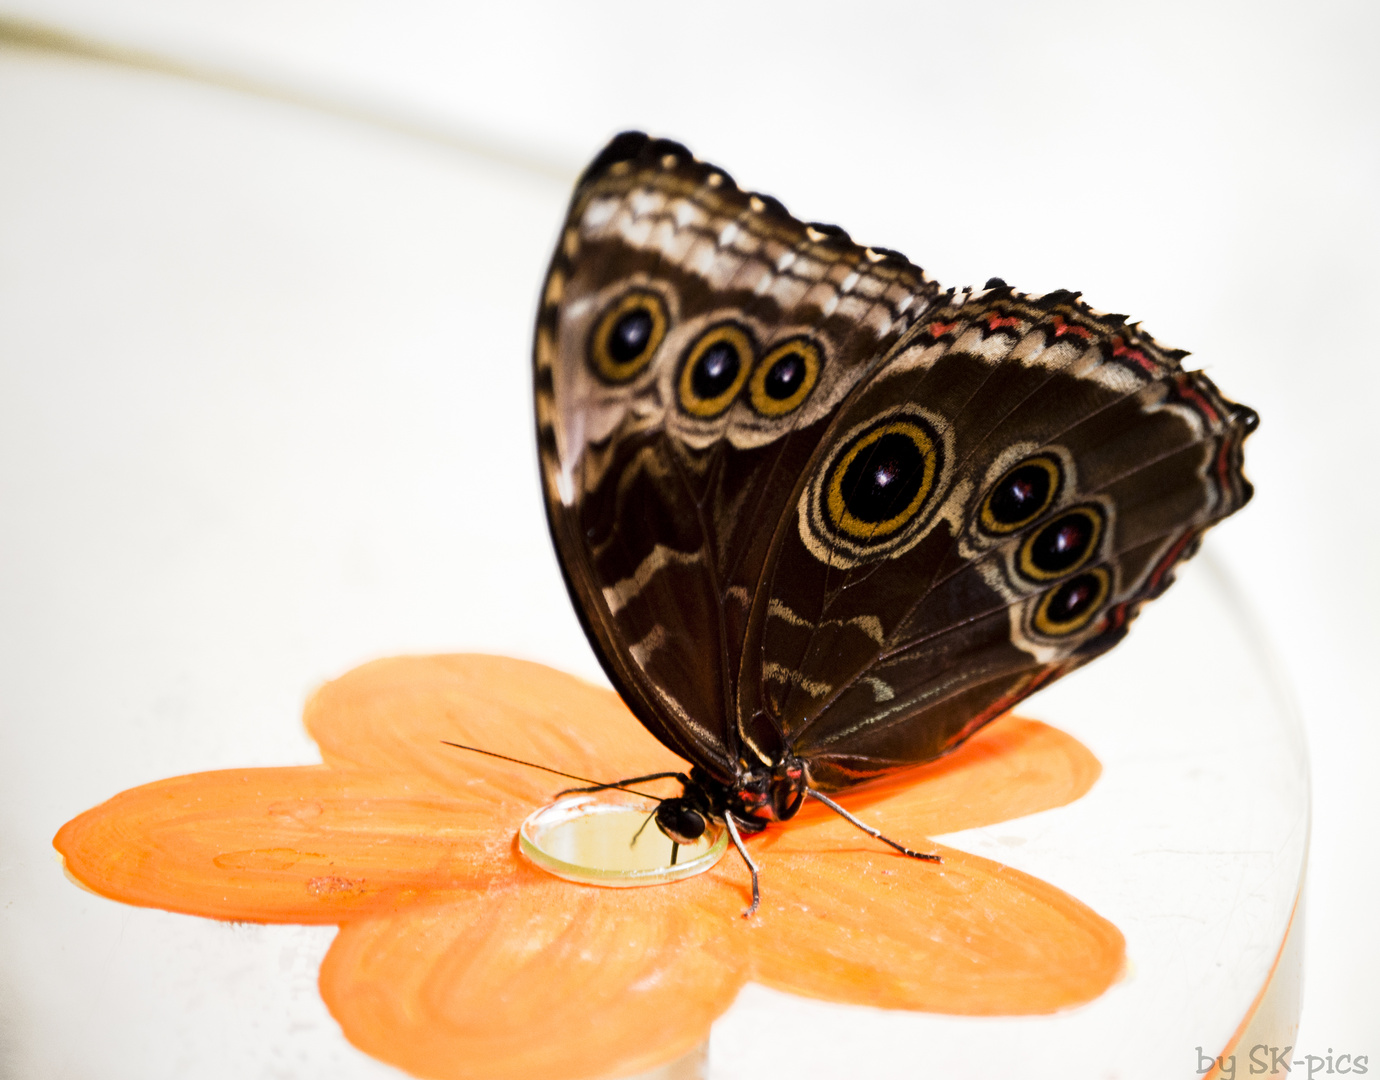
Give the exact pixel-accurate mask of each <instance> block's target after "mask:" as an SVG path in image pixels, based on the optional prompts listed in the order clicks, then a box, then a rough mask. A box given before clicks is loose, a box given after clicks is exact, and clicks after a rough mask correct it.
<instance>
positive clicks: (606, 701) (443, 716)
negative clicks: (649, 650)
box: [305, 654, 686, 812]
mask: <svg viewBox="0 0 1380 1080" xmlns="http://www.w3.org/2000/svg"><path fill="white" fill-rule="evenodd" d="M305 719H306V724H307V730H308V731H309V732H310V733H311V736H312V738H313V739H315V740H316V741H317V743H318V744H319V745H320V747H321V753H322V756H323V757H324V759H325V761H326V763H327V764H328V765H336V766H346V767H356V768H367V769H377V770H381V771H384V772H394V773H400V774H406V775H409V776H430V777H435V778H438V779H441V780H444V781H445V782H446V783H447V784H449V785H452V786H454V787H456V788H462V787H463V786H465V785H469V786H470V787H471V788H472V789H475V790H476V791H478V790H481V789H480V788H479V787H477V785H485V786H486V789H487V790H488V792H489V794H490V795H491V797H493V798H495V799H498V800H510V799H516V800H519V801H521V802H524V803H525V804H526V805H527V806H528V808H529V812H530V810H534V809H536V808H537V807H538V806H540V805H541V804H543V803H545V802H548V801H550V799H551V798H552V797H553V796H554V795H555V793H556V792H558V791H560V790H562V789H564V788H567V787H569V786H571V782H570V781H563V780H562V779H561V778H560V777H556V776H552V775H550V774H549V773H547V774H543V773H542V772H540V771H538V770H536V769H526V768H523V767H521V766H519V765H510V764H507V763H504V762H500V761H495V760H493V759H492V758H485V757H482V756H480V755H478V754H471V753H465V752H464V751H461V750H456V749H454V748H453V747H449V746H444V745H442V740H443V739H448V740H451V741H453V742H460V743H466V744H468V745H471V746H478V747H480V748H481V749H484V750H491V751H494V752H495V753H499V754H507V755H509V756H510V757H516V758H521V759H523V760H525V761H530V762H533V763H535V764H537V765H545V766H547V767H549V768H554V769H560V770H562V771H564V772H570V773H576V774H578V775H580V776H585V777H589V778H591V779H594V780H598V781H601V782H602V781H614V780H620V779H623V778H626V777H629V776H638V775H642V774H644V773H650V772H662V771H667V770H680V769H684V768H685V767H686V765H685V762H683V761H681V760H680V759H679V758H677V757H676V756H675V755H674V754H672V753H671V752H670V751H669V750H667V749H666V748H665V747H663V746H662V745H661V744H660V743H659V742H657V741H656V739H654V738H653V737H652V736H651V735H650V734H649V733H648V732H647V731H646V730H645V729H644V728H643V727H642V725H641V724H639V723H638V722H637V719H636V718H635V717H634V716H633V715H632V714H631V713H630V712H628V709H627V706H626V705H624V704H623V702H622V701H621V700H620V699H619V697H618V695H617V694H614V693H613V692H612V691H610V690H605V689H602V688H600V687H597V686H593V685H592V684H590V683H587V682H585V681H584V680H582V679H577V678H576V677H575V676H573V675H567V674H566V673H564V672H561V671H556V670H555V669H554V668H549V667H546V666H545V665H542V664H533V663H529V662H527V661H524V660H512V659H509V658H507V657H502V656H480V655H474V654H462V655H458V656H403V657H395V658H392V659H387V660H376V661H374V662H373V663H369V664H365V665H363V666H362V667H358V668H355V669H354V670H353V671H350V672H348V673H346V674H345V675H343V676H341V677H340V678H339V679H336V680H335V681H334V682H330V683H327V684H326V685H325V686H323V687H321V689H320V690H318V691H317V692H316V694H315V695H313V697H312V699H311V701H310V702H308V704H307V709H306V716H305Z"/></svg>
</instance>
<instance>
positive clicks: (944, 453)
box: [740, 286, 1255, 789]
mask: <svg viewBox="0 0 1380 1080" xmlns="http://www.w3.org/2000/svg"><path fill="white" fill-rule="evenodd" d="M1254 422H1255V420H1254V414H1253V413H1251V412H1250V410H1248V409H1243V408H1241V407H1238V406H1235V405H1233V404H1232V403H1230V402H1227V401H1226V400H1225V399H1223V398H1222V397H1221V395H1220V394H1219V393H1218V392H1217V391H1216V388H1215V387H1213V386H1212V384H1211V382H1210V381H1209V380H1208V379H1207V378H1206V377H1205V376H1203V375H1202V374H1201V373H1186V372H1184V371H1183V370H1182V368H1181V366H1180V364H1179V355H1178V354H1175V353H1171V352H1168V351H1166V350H1164V349H1162V348H1160V347H1159V346H1157V345H1156V344H1155V342H1154V341H1153V339H1151V338H1149V337H1148V336H1147V335H1145V334H1143V333H1140V332H1139V331H1138V330H1136V329H1134V328H1128V327H1126V326H1125V325H1124V321H1123V320H1121V319H1120V318H1119V317H1116V316H1105V315H1101V314H1099V313H1097V312H1094V311H1093V310H1092V309H1090V308H1088V307H1087V306H1086V305H1085V304H1082V303H1081V302H1080V301H1079V300H1078V299H1077V298H1076V297H1075V296H1073V295H1072V294H1067V293H1058V294H1051V295H1049V296H1045V297H1028V296H1022V295H1020V294H1016V293H1013V292H1012V291H1011V290H1010V289H1009V288H1006V287H1005V286H999V287H996V288H993V289H991V290H989V291H987V292H984V293H981V294H978V295H977V296H959V297H956V298H951V300H950V302H949V303H946V304H942V305H938V306H936V308H934V309H933V310H932V311H931V312H930V313H929V314H928V316H927V317H926V319H925V320H923V321H922V322H921V323H920V324H918V325H917V326H916V327H915V328H914V329H913V330H912V331H911V332H910V334H909V335H908V336H907V338H906V339H905V340H903V341H902V342H901V343H900V344H899V345H898V346H897V347H895V349H894V350H893V351H892V353H891V354H890V355H889V356H888V357H887V358H886V359H885V361H884V362H883V363H882V364H880V365H879V366H878V367H877V368H876V369H875V370H874V371H873V372H872V374H871V375H870V376H869V378H868V380H867V381H866V382H865V383H864V384H861V385H860V386H859V387H858V388H857V389H856V390H855V392H854V394H853V395H852V396H851V397H850V399H849V401H848V402H847V403H846V404H845V405H844V407H843V408H842V409H841V410H840V411H839V413H838V415H837V416H836V417H835V419H834V421H833V423H832V425H831V429H830V431H829V433H828V434H827V435H826V436H825V438H824V439H823V440H822V441H821V443H820V446H819V449H818V451H817V453H816V457H815V460H814V461H812V462H811V464H810V466H808V467H807V470H806V472H805V474H804V475H803V476H802V478H801V480H800V482H799V483H798V485H797V491H796V500H795V501H796V505H795V508H794V509H795V513H794V515H792V516H791V517H790V518H789V519H785V520H783V521H782V522H781V523H780V525H779V527H778V530H777V537H776V540H775V542H774V546H773V550H772V554H771V556H770V558H769V560H768V565H767V568H766V572H765V575H764V582H763V588H762V589H761V590H760V592H759V595H758V598H757V603H756V605H755V609H754V619H753V631H752V633H751V634H750V635H749V642H748V649H747V651H746V653H745V662H744V673H743V677H742V680H741V683H740V689H741V697H740V723H741V724H742V726H743V728H744V730H745V732H747V733H748V735H749V740H750V741H751V742H752V743H753V744H754V745H760V744H762V743H777V744H779V745H780V746H782V747H785V748H789V749H790V750H791V751H792V752H793V753H794V754H796V755H797V756H799V757H800V758H802V759H803V760H806V761H807V762H809V764H810V771H811V777H812V780H813V782H815V783H816V784H818V785H820V786H822V787H824V788H826V789H828V788H838V787H843V786H847V785H848V784H850V783H855V782H858V781H859V780H862V779H866V778H868V777H871V776H876V775H879V774H881V773H885V772H887V771H891V770H893V769H896V768H900V767H903V766H906V765H910V764H914V763H916V762H920V761H926V760H929V759H931V758H933V757H936V756H938V755H940V754H942V753H944V752H946V751H947V750H949V749H952V748H953V747H954V746H956V745H957V744H958V743H959V742H960V741H962V739H964V738H966V737H967V736H968V735H969V734H971V733H972V732H973V731H974V730H976V729H977V727H979V726H981V724H983V723H985V722H986V721H988V720H991V719H993V718H994V717H995V716H997V715H999V714H1000V713H1001V712H1002V711H1004V710H1005V709H1007V708H1009V707H1010V706H1011V705H1012V704H1014V703H1015V702H1016V701H1018V700H1020V699H1021V698H1023V697H1024V696H1026V695H1027V694H1029V693H1031V692H1033V691H1034V690H1035V689H1037V688H1039V687H1040V686H1042V685H1045V684H1047V683H1048V682H1049V681H1050V680H1051V679H1053V678H1056V677H1058V676H1059V675H1061V674H1063V673H1065V672H1067V671H1069V670H1072V669H1073V668H1074V667H1077V666H1078V665H1079V664H1082V663H1084V662H1086V661H1087V660H1088V659H1090V658H1091V657H1092V656H1094V655H1097V654H1098V653H1100V652H1102V651H1105V650H1106V649H1107V648H1109V647H1111V645H1113V644H1115V642H1116V641H1118V640H1120V638H1121V636H1122V635H1123V634H1124V632H1125V627H1126V624H1127V622H1128V621H1129V620H1130V619H1131V618H1132V617H1134V615H1135V614H1136V611H1137V610H1138V609H1139V607H1140V605H1141V604H1142V603H1143V602H1144V600H1145V599H1147V598H1149V597H1151V596H1153V595H1157V594H1158V592H1159V591H1161V590H1162V589H1163V588H1164V587H1165V586H1166V585H1167V584H1168V582H1169V580H1170V577H1171V575H1172V568H1173V565H1174V564H1175V563H1176V562H1178V561H1179V560H1181V559H1182V558H1184V557H1186V555H1188V554H1191V553H1192V550H1193V549H1194V547H1195V546H1196V542H1197V538H1198V537H1199V536H1200V535H1201V533H1202V532H1203V531H1204V530H1205V529H1206V528H1207V527H1208V526H1210V525H1211V524H1213V523H1214V522H1216V521H1218V520H1220V519H1221V518H1223V517H1225V516H1227V515H1228V514H1230V513H1232V512H1234V511H1235V510H1236V509H1238V508H1239V507H1240V506H1241V505H1242V504H1243V503H1244V502H1245V501H1246V499H1247V498H1249V485H1247V484H1246V483H1245V481H1244V479H1243V478H1242V477H1241V475H1240V468H1239V465H1240V448H1241V441H1242V439H1243V438H1244V436H1245V435H1246V434H1247V433H1248V432H1249V431H1250V430H1251V428H1252V427H1253V426H1254ZM763 749H764V751H765V752H767V753H769V754H770V753H773V752H779V751H777V750H776V749H775V748H774V747H766V746H764V747H763Z"/></svg>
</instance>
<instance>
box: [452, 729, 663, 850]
mask: <svg viewBox="0 0 1380 1080" xmlns="http://www.w3.org/2000/svg"><path fill="white" fill-rule="evenodd" d="M441 742H442V743H443V744H444V745H446V746H453V747H455V749H457V750H468V751H470V753H472V754H483V755H484V756H485V757H491V758H498V759H499V760H500V761H511V762H512V763H513V764H514V765H526V766H527V767H528V768H529V769H540V770H541V771H542V772H549V773H554V774H555V775H556V776H564V777H565V778H566V779H567V780H578V781H580V783H582V784H589V785H591V789H592V790H594V791H605V790H607V789H609V788H612V789H613V790H615V791H626V792H628V793H629V794H630V795H640V796H641V797H642V798H644V799H651V800H652V801H653V802H661V801H662V800H661V798H659V797H658V796H656V795H648V794H647V793H646V792H645V791H638V790H636V789H635V788H630V787H624V786H623V785H622V784H601V783H599V781H597V780H591V779H589V778H588V777H586V776H576V775H575V774H574V773H568V772H561V770H560V769H551V768H548V767H547V766H545V765H538V764H537V763H536V762H535V761H523V760H522V758H515V757H509V756H508V755H507V754H496V753H494V751H492V750H481V749H479V747H477V746H466V745H465V744H464V743H458V742H451V741H450V740H449V739H442V740H441ZM643 828H646V826H645V825H644V826H643ZM638 831H639V832H640V831H641V830H640V829H639V830H638Z"/></svg>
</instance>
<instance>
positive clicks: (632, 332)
mask: <svg viewBox="0 0 1380 1080" xmlns="http://www.w3.org/2000/svg"><path fill="white" fill-rule="evenodd" d="M665 336H666V304H665V302H664V301H663V300H662V299H661V297H659V296H658V295H657V294H656V293H653V292H647V291H645V290H642V289H637V290H634V291H633V292H630V293H625V294H624V295H623V296H622V297H621V298H619V299H618V300H617V301H615V302H614V303H613V304H611V305H610V306H609V308H608V309H607V310H606V311H605V312H604V314H603V315H602V316H601V317H600V318H599V321H598V322H597V323H596V324H595V326H594V333H593V334H591V335H590V340H589V364H590V367H591V368H593V369H594V373H595V374H596V375H598V376H599V377H600V378H601V379H603V380H604V381H605V382H611V383H626V382H631V381H632V380H633V379H635V378H637V376H639V375H641V374H642V372H643V371H644V370H646V367H647V365H648V364H650V363H651V361H652V357H653V356H654V355H656V350H657V347H658V346H660V344H661V341H662V339H663V338H664V337H665Z"/></svg>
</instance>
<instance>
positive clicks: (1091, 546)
mask: <svg viewBox="0 0 1380 1080" xmlns="http://www.w3.org/2000/svg"><path fill="white" fill-rule="evenodd" d="M1102 522H1103V513H1102V509H1101V508H1100V507H1098V506H1095V505H1092V504H1089V505H1086V506H1075V507H1073V508H1072V509H1070V510H1066V511H1065V512H1064V513H1062V514H1060V515H1059V516H1058V517H1057V518H1055V519H1054V520H1053V521H1051V522H1050V523H1049V524H1048V525H1046V526H1045V527H1044V528H1042V529H1041V530H1040V531H1039V532H1036V533H1034V534H1033V535H1031V536H1030V537H1028V538H1027V539H1026V541H1025V543H1023V544H1022V545H1021V551H1020V556H1019V558H1018V559H1017V566H1018V568H1019V570H1020V572H1021V575H1022V576H1023V577H1025V578H1028V579H1030V580H1031V581H1053V580H1054V579H1055V578H1061V577H1063V576H1064V575H1065V574H1071V573H1073V572H1074V571H1075V570H1077V569H1078V568H1079V567H1081V566H1082V565H1083V564H1084V563H1086V562H1087V561H1088V560H1089V559H1091V558H1092V557H1093V556H1094V555H1095V554H1096V553H1097V548H1098V544H1099V543H1100V542H1101V540H1102Z"/></svg>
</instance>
